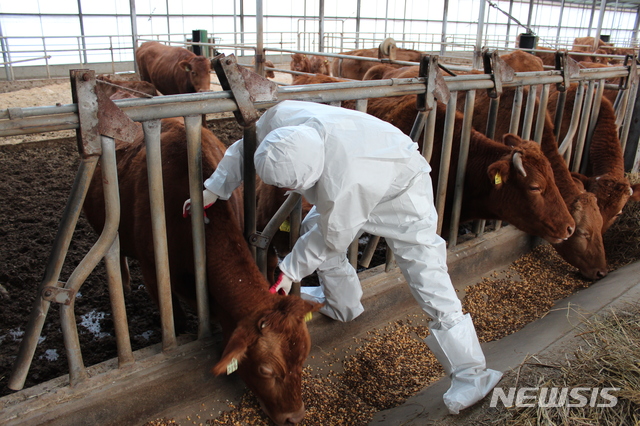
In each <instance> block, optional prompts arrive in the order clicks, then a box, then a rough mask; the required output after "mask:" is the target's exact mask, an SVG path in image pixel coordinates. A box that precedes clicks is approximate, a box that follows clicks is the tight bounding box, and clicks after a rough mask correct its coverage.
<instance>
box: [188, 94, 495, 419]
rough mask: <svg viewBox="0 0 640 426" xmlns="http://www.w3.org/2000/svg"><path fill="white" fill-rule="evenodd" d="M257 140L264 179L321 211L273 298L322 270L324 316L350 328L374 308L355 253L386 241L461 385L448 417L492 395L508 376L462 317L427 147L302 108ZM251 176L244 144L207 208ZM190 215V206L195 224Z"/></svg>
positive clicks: (213, 188) (212, 185)
mask: <svg viewBox="0 0 640 426" xmlns="http://www.w3.org/2000/svg"><path fill="white" fill-rule="evenodd" d="M256 132H257V143H258V146H257V149H256V152H255V156H254V160H255V166H256V173H257V174H258V176H260V178H261V179H262V180H263V181H264V182H265V183H267V184H270V185H275V186H278V187H280V188H286V189H289V190H291V191H293V192H297V193H300V194H302V196H304V197H305V198H306V199H307V200H308V201H309V202H310V203H311V204H313V205H314V207H313V208H312V209H311V211H310V212H309V214H308V215H307V216H306V218H305V219H304V221H303V223H302V232H303V234H302V236H301V237H300V239H299V240H298V241H297V242H296V244H295V245H294V247H293V249H292V251H291V253H289V254H288V255H287V256H286V257H285V258H284V259H283V260H282V262H281V264H280V270H281V275H280V277H279V279H278V281H277V283H276V285H274V287H273V288H272V289H273V290H278V291H280V292H284V293H286V294H288V293H289V291H290V289H291V283H292V282H293V281H296V282H298V281H300V280H302V278H304V277H306V276H308V275H310V274H311V273H313V272H314V271H316V270H317V271H318V276H319V279H320V284H321V289H322V290H323V292H324V300H321V301H322V302H324V303H325V305H324V307H323V308H322V309H321V310H320V312H322V313H323V314H325V315H327V316H329V317H331V318H334V319H336V320H339V321H350V320H352V319H354V318H356V317H357V316H358V315H360V314H361V313H362V312H363V310H364V308H363V306H362V304H361V302H360V299H361V297H362V288H361V285H360V282H359V280H358V276H357V273H356V271H355V269H354V268H353V267H352V266H351V264H350V263H349V262H348V260H347V257H346V252H347V248H348V246H349V245H350V243H351V242H352V241H353V240H354V238H356V237H358V236H359V235H361V234H362V233H363V232H368V233H370V234H373V235H378V236H380V237H384V238H385V239H386V242H387V244H388V245H389V247H390V248H391V250H393V253H394V254H395V258H396V262H397V264H398V266H399V267H400V269H401V270H402V273H403V275H404V277H405V279H406V280H407V282H408V283H409V286H410V288H411V292H412V294H413V296H414V297H415V299H416V300H417V301H418V303H419V304H420V306H421V307H422V309H423V310H424V311H425V312H426V313H427V314H428V315H429V316H430V317H431V318H432V319H433V321H431V322H430V324H429V327H430V330H431V333H430V335H429V336H428V337H427V338H426V339H425V342H426V343H427V345H428V346H429V348H430V349H431V350H432V351H433V353H434V354H435V355H436V357H437V359H438V360H439V361H440V363H441V364H442V365H443V367H444V369H445V372H446V373H447V374H448V375H449V376H450V377H451V380H452V382H451V387H450V388H449V390H448V391H447V392H446V393H445V394H444V402H445V404H446V406H447V408H448V409H449V411H450V412H451V413H453V414H457V413H458V412H459V411H460V410H461V409H463V408H466V407H469V406H471V405H473V404H475V403H476V402H478V401H479V400H481V399H482V398H483V397H484V396H485V395H487V394H488V393H489V391H491V389H493V388H494V386H495V385H496V384H497V383H498V381H499V380H500V378H501V377H502V373H500V372H498V371H494V370H490V369H487V368H486V364H485V357H484V354H483V352H482V349H481V348H480V343H479V342H478V338H477V336H476V332H475V328H474V326H473V323H472V321H471V317H470V315H469V314H466V315H463V313H462V305H461V303H460V300H459V299H458V297H457V295H456V293H455V290H454V288H453V285H452V283H451V279H450V277H449V274H448V272H447V264H446V246H445V242H444V240H443V239H442V238H441V237H440V236H438V235H437V234H436V225H437V214H436V210H435V207H434V203H433V189H432V183H431V178H430V176H429V172H430V171H431V167H430V166H429V164H428V163H427V161H426V160H425V159H424V158H423V157H422V155H421V154H420V153H419V152H418V148H417V144H416V143H415V142H413V141H412V140H411V139H410V138H409V137H408V136H406V135H405V134H403V133H402V132H401V131H400V130H399V129H397V128H396V127H394V126H393V125H391V124H389V123H387V122H384V121H382V120H379V119H378V118H375V117H373V116H371V115H368V114H365V113H362V112H358V111H353V110H348V109H344V108H340V107H334V106H328V105H323V104H316V103H313V102H301V101H283V102H281V103H279V104H278V105H276V106H274V107H272V108H270V109H269V110H267V111H266V112H265V113H264V114H263V115H262V117H261V118H260V119H259V120H258V121H257V123H256ZM242 170H243V141H242V139H241V140H239V141H237V142H236V143H234V144H233V145H232V146H230V147H229V149H228V150H227V151H226V153H225V155H224V157H223V159H222V160H221V161H220V164H219V165H218V168H217V169H216V171H215V172H214V173H213V174H212V175H211V177H210V178H209V179H207V180H206V181H205V182H204V186H205V190H204V192H203V196H204V205H205V208H207V207H209V206H210V205H212V204H213V203H214V202H215V201H216V200H217V199H221V200H226V199H228V198H229V197H230V196H231V193H232V192H233V190H234V189H236V188H237V187H238V186H239V185H240V184H241V182H242ZM189 209H190V200H187V201H186V202H185V206H184V208H183V214H184V215H185V216H186V215H187V214H188V211H189ZM302 289H303V290H304V289H305V287H303V288H302ZM302 297H303V298H304V297H308V296H305V294H303V295H302ZM316 301H317V300H316Z"/></svg>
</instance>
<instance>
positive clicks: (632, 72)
mask: <svg viewBox="0 0 640 426" xmlns="http://www.w3.org/2000/svg"><path fill="white" fill-rule="evenodd" d="M335 56H336V57H339V56H340V55H335ZM83 72H84V71H83ZM74 75H77V72H76V74H74ZM84 75H88V74H84ZM616 77H623V78H628V79H629V81H630V84H629V86H628V88H627V89H625V90H628V91H629V95H628V96H627V99H628V100H627V102H628V103H630V106H628V107H627V108H626V109H625V110H624V117H623V130H622V133H621V137H622V138H621V143H622V144H623V146H624V145H625V144H626V143H627V140H626V137H627V135H628V131H627V130H628V125H629V122H630V121H631V120H632V117H633V116H632V114H633V103H634V102H635V98H636V92H637V81H638V79H637V68H636V67H635V62H634V66H629V67H616V68H611V69H593V70H580V71H579V74H577V75H574V76H571V78H570V80H571V81H573V82H578V83H579V90H578V95H577V96H576V100H575V102H576V108H575V110H574V114H573V118H572V124H571V131H570V133H571V134H572V135H571V138H573V135H575V134H576V132H578V134H579V135H580V136H581V138H582V137H584V136H586V135H588V131H587V129H588V123H587V122H586V121H587V119H588V117H589V115H590V114H591V109H592V108H591V107H592V106H593V105H592V104H593V102H592V98H593V94H594V93H601V92H600V90H602V89H601V88H602V86H603V82H604V79H605V78H616ZM443 80H444V82H445V83H446V85H447V88H448V90H449V91H450V92H451V93H452V96H451V97H450V98H449V102H448V103H447V114H446V118H445V120H444V123H437V122H436V120H435V113H429V108H427V111H425V112H424V113H419V114H418V121H417V122H416V125H414V129H416V130H415V131H412V138H413V139H414V140H417V139H418V138H419V137H424V138H425V139H424V140H425V143H424V146H423V155H425V157H426V158H427V159H428V160H429V161H430V162H434V161H440V164H441V165H440V176H439V178H438V188H437V190H436V191H434V195H435V197H436V200H435V202H436V209H437V212H438V216H439V222H438V233H442V218H443V217H444V206H445V203H446V202H447V199H446V196H447V190H446V188H447V186H448V185H453V186H454V187H455V191H454V195H453V200H452V202H453V205H454V206H455V209H454V211H453V213H452V221H451V226H450V229H449V240H448V243H449V247H450V248H451V247H453V246H455V245H456V244H457V237H456V235H457V230H458V227H459V218H460V210H461V205H462V196H463V194H462V187H463V182H464V178H465V164H466V161H467V158H468V149H469V139H470V133H471V121H472V117H473V115H474V112H473V104H474V99H475V94H476V91H477V90H490V89H495V88H496V81H495V79H494V78H493V76H492V75H490V74H484V75H459V76H455V77H443ZM566 81H567V76H565V75H564V71H563V70H554V71H544V72H525V73H516V74H515V77H514V78H513V79H512V80H510V81H502V82H501V84H502V86H503V87H513V88H516V104H517V107H516V108H514V113H513V114H512V120H516V121H519V120H520V111H519V109H520V107H521V105H522V102H523V99H522V91H521V88H523V87H524V86H529V97H528V99H527V105H526V107H525V111H524V117H525V119H524V123H523V130H522V133H526V134H527V135H528V134H530V133H531V130H532V129H535V130H534V133H535V136H534V137H535V138H536V139H538V138H540V137H541V131H540V130H539V129H540V127H539V126H540V124H539V123H540V122H541V121H543V120H544V115H543V114H541V113H539V114H538V115H537V117H535V116H534V107H535V105H534V102H533V101H535V98H536V96H535V93H536V92H535V90H536V87H537V86H538V85H543V86H542V87H543V88H542V92H541V99H542V101H541V105H542V106H541V107H540V108H541V109H542V108H543V107H544V104H546V103H547V99H548V93H549V86H550V85H551V84H562V83H565V82H566ZM89 83H91V80H90V79H89ZM93 84H94V85H95V80H93ZM431 84H432V83H430V82H429V78H427V77H418V78H408V79H389V80H378V81H348V82H340V83H328V84H322V85H308V86H281V87H277V90H276V91H275V97H274V98H273V99H268V100H260V101H252V104H253V107H254V108H256V109H265V108H269V107H271V106H273V105H275V104H276V103H277V102H280V101H282V100H287V99H291V100H306V101H314V102H325V103H332V102H341V101H347V100H354V99H355V100H361V101H362V100H366V99H369V98H376V97H393V96H401V95H420V96H425V97H426V98H427V101H426V103H427V105H433V101H434V99H433V96H434V93H435V89H434V87H433V86H432V85H431ZM585 86H589V89H585ZM596 86H597V88H598V91H595V88H596ZM72 87H73V86H72ZM74 90H75V89H74ZM585 91H586V92H587V93H586V95H585ZM456 92H466V100H465V109H464V114H463V116H464V119H463V124H462V126H463V133H462V141H461V144H460V151H459V152H455V153H454V152H452V146H453V144H452V138H453V130H454V119H455V114H456V110H457V105H456V102H457V96H456ZM518 93H519V95H518ZM75 96H76V98H77V102H76V103H74V104H71V105H64V106H61V107H34V108H12V109H7V110H0V136H12V135H19V134H28V133H34V132H44V131H57V130H68V129H80V130H82V129H83V126H84V127H85V129H84V130H82V132H81V134H83V135H87V133H86V132H87V131H88V130H87V129H86V123H85V124H83V122H82V120H83V117H87V116H89V117H90V116H91V114H88V113H90V112H91V111H83V109H86V108H89V109H90V110H91V109H92V111H93V112H94V113H95V112H96V110H97V108H98V103H97V102H96V101H95V99H87V98H85V97H86V96H89V97H90V96H94V97H95V96H96V95H95V90H94V92H93V95H91V90H87V88H84V90H82V91H78V92H77V94H76V95H75ZM78 96H80V98H78ZM531 99H533V100H531ZM114 104H115V105H116V106H117V107H119V108H120V110H121V111H123V112H124V114H126V115H127V116H128V117H129V118H130V119H131V120H133V121H139V122H142V126H143V130H144V138H145V144H146V148H147V167H148V177H149V185H150V188H149V191H150V198H151V210H152V214H151V218H152V228H153V238H154V248H155V250H154V254H155V259H156V272H157V277H158V293H159V304H160V311H161V322H162V329H163V339H162V342H163V343H162V346H163V350H165V351H169V350H172V349H173V348H175V347H176V346H177V344H178V343H177V339H176V335H175V330H174V327H173V312H172V294H171V283H170V282H169V271H168V248H167V236H166V223H165V214H164V200H163V182H162V158H161V152H160V120H161V119H163V118H170V117H176V116H178V117H185V126H186V138H187V144H188V150H189V158H190V165H189V180H190V194H191V198H192V202H193V208H194V209H196V211H197V210H198V208H202V197H201V192H200V191H201V188H202V182H201V177H202V169H201V167H202V165H201V155H202V154H201V140H200V125H201V122H200V117H201V114H211V113H218V112H238V111H239V106H238V104H237V103H236V99H235V98H234V94H233V93H232V92H231V91H222V92H208V93H196V94H185V95H170V96H162V97H155V98H145V99H142V98H141V99H123V100H117V101H114ZM358 106H359V109H364V108H366V104H365V103H364V102H359V103H358ZM516 109H517V113H516V111H515V110H516ZM87 114H88V115H87ZM536 118H537V123H534V120H535V119H536ZM579 122H580V123H579ZM579 124H580V125H581V126H582V127H580V130H578V127H579ZM436 126H442V127H443V128H444V129H445V131H444V137H443V141H441V142H442V143H443V149H442V157H441V158H440V159H431V158H430V157H431V150H432V146H433V143H432V142H435V141H433V134H434V129H435V127H436ZM511 128H512V129H514V130H517V128H516V127H514V124H513V123H512V125H511ZM625 128H626V129H627V130H624V129H625ZM421 129H424V131H421ZM90 132H94V134H93V136H92V137H98V136H99V135H98V130H97V126H91V127H90ZM251 137H255V126H251V125H246V126H245V138H251ZM571 138H569V137H568V138H565V140H564V141H563V143H562V145H561V148H560V149H561V150H562V152H564V154H565V158H570V154H571V146H572V140H571ZM100 140H101V145H100V147H99V148H97V152H95V151H90V152H88V153H87V152H84V153H83V152H81V154H84V156H83V158H82V163H81V167H80V169H79V171H78V175H77V178H76V183H74V188H73V190H72V194H71V196H70V199H69V203H68V205H67V208H66V210H65V213H64V215H63V219H62V222H61V224H60V228H59V231H58V237H57V238H56V241H55V243H54V247H53V250H52V255H51V258H50V260H49V264H48V266H47V271H46V273H45V279H44V280H43V282H42V284H41V286H40V289H39V294H38V297H37V298H36V301H35V304H34V308H33V311H32V316H31V318H30V320H29V325H28V326H27V331H26V333H25V338H24V340H23V344H22V345H21V348H20V353H19V355H18V359H17V361H16V363H15V366H14V371H13V374H12V377H11V379H10V382H9V387H10V388H12V389H21V388H22V386H23V385H24V380H25V378H26V375H27V372H28V369H29V366H30V364H31V359H32V357H33V351H34V350H35V344H36V342H37V338H38V336H39V334H40V331H41V329H42V325H43V323H44V320H45V316H46V314H47V310H48V308H49V305H50V303H51V302H55V303H62V312H63V315H62V318H63V333H64V340H65V347H66V349H67V355H68V358H69V368H70V383H71V385H72V386H73V385H74V384H77V383H79V382H82V381H83V380H87V373H86V369H85V367H84V365H83V362H82V355H81V352H80V346H79V341H78V335H77V330H76V329H75V327H76V326H75V317H74V313H73V303H72V301H71V300H70V298H71V295H72V294H73V293H74V292H77V291H78V290H79V288H80V286H81V285H82V283H83V282H84V279H85V278H86V276H87V275H88V274H89V273H90V271H91V270H92V269H93V267H95V264H97V262H98V261H99V260H100V259H102V258H103V257H105V258H106V259H107V264H108V266H107V269H108V271H109V277H110V278H109V288H110V291H111V292H112V295H111V297H112V303H113V310H114V317H116V323H117V325H116V333H117V334H118V336H117V340H118V357H119V364H120V366H123V365H128V364H131V363H132V362H134V357H133V355H132V353H131V348H130V344H129V342H128V340H129V339H128V335H127V331H126V315H124V301H123V297H122V294H121V293H120V292H119V291H118V290H116V288H118V287H119V288H120V291H121V288H122V283H121V282H120V281H118V276H119V274H120V271H119V265H118V251H119V250H118V238H117V228H118V220H119V199H118V195H117V193H118V191H117V176H115V178H114V173H115V167H116V165H115V154H114V148H113V139H111V138H110V137H105V136H102V137H101V138H100ZM634 143H635V144H636V145H637V141H634ZM245 149H246V147H245ZM580 149H583V148H580ZM576 151H577V150H576ZM452 155H457V156H458V159H459V169H458V170H456V173H455V180H454V182H449V181H448V175H449V173H448V169H449V164H450V161H451V156H452ZM99 156H100V157H101V158H102V160H103V163H102V164H103V167H102V168H103V173H104V174H105V175H104V176H105V179H103V180H104V181H105V182H108V183H107V185H106V186H105V193H106V194H107V203H106V204H107V209H108V210H107V223H106V224H105V227H104V230H103V233H102V235H101V237H100V238H99V240H98V242H97V243H96V245H95V246H94V247H93V248H92V249H91V251H90V252H89V253H88V254H87V256H86V257H85V259H84V260H83V261H82V262H81V264H80V265H79V266H78V268H77V269H76V270H75V271H74V272H73V274H72V276H71V277H70V279H69V281H68V282H67V283H66V284H63V283H60V282H59V281H58V279H59V275H60V270H61V265H62V263H63V261H64V257H65V255H66V249H67V247H68V245H69V243H70V239H71V235H72V233H73V229H74V227H75V223H76V221H77V219H78V216H79V214H80V209H81V207H82V204H83V201H84V197H85V196H86V193H87V188H88V182H89V181H90V180H91V176H92V175H93V171H94V170H95V166H96V163H97V160H98V157H99ZM581 157H582V156H578V155H577V153H576V156H575V157H574V158H575V159H576V161H579V160H580V158H581ZM635 163H638V161H636V162H635ZM578 167H579V164H578ZM247 182H254V179H245V185H246V184H247ZM248 186H251V185H248ZM254 193H255V189H254ZM198 194H200V196H199V197H198ZM296 204H299V203H298V200H295V199H293V198H292V199H290V200H289V201H288V202H287V203H286V206H285V207H284V210H281V211H279V213H278V214H277V218H276V219H275V221H274V222H272V223H270V224H269V225H268V226H267V228H268V229H267V233H266V235H268V236H269V235H271V233H272V232H274V226H276V225H279V223H277V222H280V221H281V218H282V217H284V216H286V215H287V214H288V213H289V211H290V210H291V209H292V208H293V207H294V205H296ZM197 216H198V215H193V216H192V217H193V218H194V219H195V218H196V217H197ZM245 217H251V216H250V215H246V214H245ZM294 222H295V223H296V224H297V225H296V226H299V223H300V217H299V214H298V215H297V219H296V220H295V221H294ZM253 226H254V227H253V228H249V229H250V230H251V229H253V230H252V231H251V232H255V220H253ZM203 229H204V223H203V219H202V218H200V220H194V221H193V229H192V231H193V234H194V246H193V250H194V252H195V253H196V256H195V263H196V265H195V269H196V271H197V278H196V281H197V290H196V292H197V299H198V316H199V326H200V328H199V333H198V338H200V339H202V338H205V337H207V336H209V335H210V333H211V331H210V329H209V313H208V294H207V289H206V276H205V275H206V273H205V270H204V263H205V261H206V254H205V253H204V232H203ZM296 231H297V230H296ZM259 250H262V248H260V249H259ZM257 257H258V258H259V259H260V258H264V253H262V252H260V251H259V254H258V255H257ZM352 261H353V260H352ZM263 270H264V269H263ZM71 299H72V298H71Z"/></svg>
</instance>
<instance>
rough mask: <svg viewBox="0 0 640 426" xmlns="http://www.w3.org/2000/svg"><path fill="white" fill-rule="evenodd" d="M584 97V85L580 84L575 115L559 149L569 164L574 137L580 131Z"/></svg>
mask: <svg viewBox="0 0 640 426" xmlns="http://www.w3.org/2000/svg"><path fill="white" fill-rule="evenodd" d="M583 97H584V84H582V82H579V83H578V90H576V98H575V100H574V102H573V113H572V114H571V123H570V124H569V130H568V131H567V134H566V135H565V137H564V139H563V140H562V143H561V144H560V146H559V147H558V152H559V153H560V155H562V157H563V158H564V160H565V161H566V162H567V164H569V162H570V159H571V151H572V149H573V137H574V136H575V134H576V130H577V129H578V123H579V122H580V118H579V117H580V112H581V111H582V98H583Z"/></svg>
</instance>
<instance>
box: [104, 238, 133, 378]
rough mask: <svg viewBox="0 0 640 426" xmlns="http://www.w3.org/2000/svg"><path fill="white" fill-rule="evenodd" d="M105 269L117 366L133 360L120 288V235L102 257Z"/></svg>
mask: <svg viewBox="0 0 640 426" xmlns="http://www.w3.org/2000/svg"><path fill="white" fill-rule="evenodd" d="M104 263H105V267H106V270H107V282H108V284H109V298H110V300H111V311H112V316H113V327H114V330H115V333H116V345H117V347H118V366H119V367H124V366H125V365H129V364H132V363H133V362H134V361H135V358H134V356H133V352H132V351H131V339H130V337H129V327H128V325H127V310H126V308H125V303H124V290H123V288H122V271H121V270H120V237H119V236H118V235H116V238H115V240H114V241H113V244H112V245H111V248H110V249H109V251H108V252H107V254H106V256H105V257H104Z"/></svg>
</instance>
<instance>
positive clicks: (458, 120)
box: [367, 95, 575, 243]
mask: <svg viewBox="0 0 640 426" xmlns="http://www.w3.org/2000/svg"><path fill="white" fill-rule="evenodd" d="M367 112H368V113H369V114H372V115H374V116H376V117H378V118H381V119H382V120H385V121H387V122H389V123H391V124H393V125H395V126H396V127H398V128H400V129H401V130H402V131H403V132H404V133H405V134H409V132H410V131H411V128H412V126H413V122H414V121H415V117H416V114H417V110H416V96H415V95H405V96H402V97H389V98H375V99H369V106H368V108H367ZM432 113H433V111H432ZM435 113H436V114H437V116H436V123H440V125H436V134H435V138H434V141H435V143H434V149H433V154H432V158H436V159H439V158H440V151H441V149H442V145H441V142H442V140H443V132H444V129H443V125H442V124H443V123H444V121H445V113H446V107H445V106H444V105H443V104H441V103H438V108H437V111H435ZM461 131H462V114H461V113H456V117H455V131H454V136H453V141H454V147H453V152H454V153H456V152H458V151H459V143H460V135H461ZM420 140H421V139H420ZM505 141H506V144H507V145H509V146H506V145H505V144H502V143H498V142H495V141H492V140H490V139H488V138H487V137H485V136H484V135H482V134H481V133H479V132H477V131H475V130H472V131H471V144H470V148H469V162H468V164H467V169H466V175H465V183H464V190H463V201H462V211H461V217H460V220H461V222H464V221H468V220H472V219H500V220H506V221H508V222H509V223H511V224H513V225H514V226H516V227H517V228H519V229H521V230H523V231H524V232H527V233H529V234H532V235H538V236H540V237H542V238H544V239H546V240H548V241H550V242H553V243H558V242H560V241H563V240H565V239H567V238H569V237H570V236H571V234H572V233H573V230H574V227H575V222H574V220H573V218H572V217H571V215H570V214H569V211H568V210H567V208H566V206H565V205H564V203H563V202H562V198H561V196H560V193H559V192H558V188H557V187H556V185H555V181H554V177H553V172H552V170H551V166H550V164H549V161H548V160H547V159H546V158H545V157H544V155H543V154H542V152H541V150H540V147H539V146H538V145H537V144H536V143H534V142H524V141H522V140H521V139H520V138H518V137H517V136H514V135H509V136H505ZM457 163H458V157H457V155H452V159H451V167H450V172H449V185H448V191H449V194H448V197H447V200H448V205H447V206H446V211H447V213H445V214H444V218H445V222H446V221H447V220H448V219H449V218H450V216H451V213H450V209H451V202H452V200H453V197H452V196H451V195H452V192H453V186H454V185H453V182H454V179H455V171H456V169H457ZM431 166H432V169H433V170H432V172H431V176H432V180H433V184H434V190H435V188H437V182H438V173H439V168H440V164H439V161H432V162H431ZM447 228H448V227H447V225H445V226H444V227H443V229H447Z"/></svg>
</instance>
